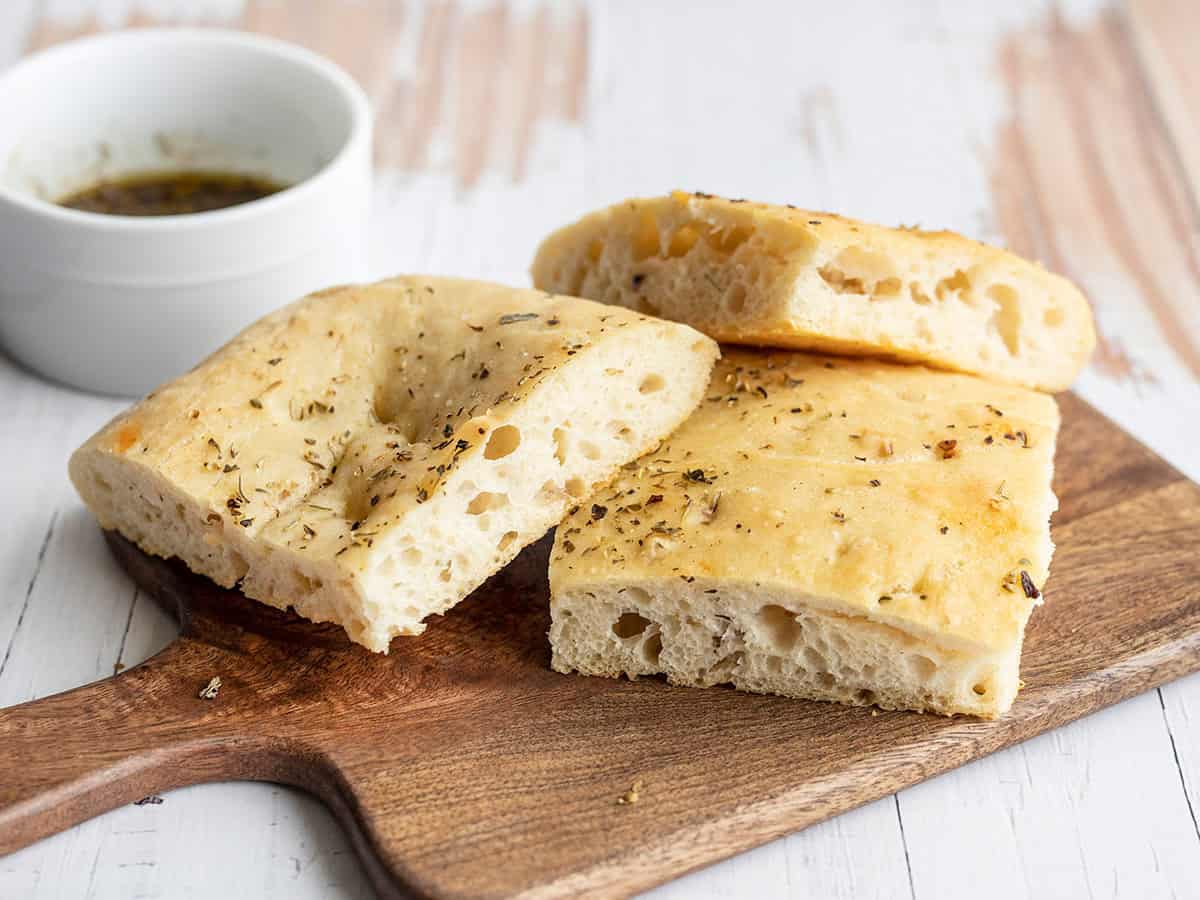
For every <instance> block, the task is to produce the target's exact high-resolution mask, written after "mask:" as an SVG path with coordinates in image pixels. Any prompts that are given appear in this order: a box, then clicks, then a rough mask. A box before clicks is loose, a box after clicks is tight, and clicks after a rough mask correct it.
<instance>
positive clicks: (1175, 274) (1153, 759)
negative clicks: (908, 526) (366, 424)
mask: <svg viewBox="0 0 1200 900" xmlns="http://www.w3.org/2000/svg"><path fill="white" fill-rule="evenodd" d="M735 7H736V8H735ZM1001 7H1003V9H1002V8H1001ZM180 21H184V22H196V21H203V22H204V23H205V24H227V25H233V26H237V27H248V28H254V29H257V30H261V31H266V32H271V33H274V34H278V35H281V36H284V37H287V38H290V39H292V40H297V41H300V42H302V43H307V44H309V45H310V46H314V47H315V48H316V49H318V50H320V51H322V52H324V53H327V54H328V55H330V56H332V57H334V58H335V59H337V60H339V61H340V62H342V63H343V64H344V65H346V66H347V67H348V68H349V69H350V70H351V71H352V72H353V74H354V75H355V76H356V77H358V78H359V79H360V81H361V82H362V83H363V84H364V86H365V87H366V88H367V89H368V91H369V92H370V94H371V96H372V99H373V101H374V103H375V106H376V110H377V115H378V119H379V141H378V146H377V161H378V164H379V175H378V182H377V192H376V205H375V212H374V218H375V223H374V224H375V227H374V232H373V247H372V252H373V262H374V266H375V268H376V270H377V271H378V272H379V273H380V274H383V273H391V272H400V271H430V272H442V273H455V274H464V275H476V276H482V277H488V278H493V279H497V280H502V281H508V282H512V283H514V284H523V283H526V282H527V275H526V272H525V269H526V266H527V264H528V262H529V259H530V256H531V253H532V251H533V248H534V247H535V245H536V243H537V241H538V239H539V237H540V236H541V235H543V234H544V233H545V232H547V231H548V230H549V229H550V228H552V227H554V226H556V225H558V224H560V223H562V222H565V221H567V220H568V219H571V218H573V217H574V216H576V215H577V214H579V213H581V212H582V211H584V210H587V209H590V208H592V207H594V206H597V205H600V204H604V203H608V202H613V201H616V200H618V199H620V198H623V197H625V196H627V195H632V194H639V193H658V192H662V191H664V190H668V189H671V188H674V187H683V188H688V189H693V190H696V189H702V190H706V191H710V192H717V193H722V194H728V195H734V196H748V197H752V198H756V199H765V200H775V201H781V202H784V201H786V202H792V203H796V204H798V205H803V206H810V207H815V208H826V209H832V210H837V211H841V212H845V213H848V214H851V215H855V216H859V217H862V218H867V219H874V220H879V221H883V222H890V223H910V224H911V223H920V224H922V225H926V226H935V225H936V226H944V227H948V228H953V229H956V230H959V231H963V232H965V233H967V234H970V235H973V236H976V237H979V238H981V239H983V240H987V241H993V242H998V243H1002V244H1007V245H1008V246H1011V247H1013V248H1014V249H1017V250H1018V251H1020V252H1023V253H1025V254H1027V255H1030V256H1034V257H1037V258H1040V259H1042V260H1043V261H1045V262H1046V264H1047V265H1049V266H1051V267H1052V268H1055V269H1057V270H1059V271H1062V272H1064V273H1065V274H1067V275H1069V276H1070V277H1072V278H1074V279H1075V280H1076V281H1078V282H1079V283H1080V284H1081V285H1082V286H1083V288H1084V290H1085V291H1086V292H1087V293H1088V294H1089V296H1090V297H1091V299H1092V301H1093V303H1094V305H1095V309H1096V314H1097V318H1098V321H1099V326H1100V330H1101V334H1102V343H1101V347H1100V350H1099V352H1098V353H1097V355H1096V358H1095V362H1094V364H1093V365H1092V367H1091V368H1090V369H1089V370H1088V371H1087V373H1086V374H1085V375H1084V377H1083V379H1082V380H1081V382H1080V384H1079V386H1078V390H1079V392H1080V393H1081V394H1083V395H1084V396H1085V397H1086V398H1087V399H1088V400H1090V401H1091V402H1093V403H1094V404H1096V405H1098V406H1099V407H1100V408H1101V409H1102V410H1104V411H1105V412H1107V413H1108V414H1109V415H1110V416H1112V417H1113V418H1115V419H1116V420H1117V421H1118V422H1120V423H1122V424H1123V425H1125V426H1126V427H1127V428H1130V429H1132V430H1134V431H1135V433H1137V434H1138V435H1140V436H1141V438H1142V439H1143V440H1144V441H1146V442H1147V443H1149V444H1150V445H1151V446H1153V447H1154V448H1155V449H1156V450H1158V451H1159V452H1160V453H1161V454H1162V455H1164V456H1165V457H1166V458H1167V459H1168V460H1170V461H1171V462H1172V463H1174V464H1175V465H1176V466H1178V467H1180V468H1181V469H1183V470H1184V471H1186V472H1187V473H1189V474H1190V475H1191V476H1192V477H1193V478H1200V449H1198V448H1200V249H1198V248H1200V242H1198V240H1197V238H1198V236H1200V218H1198V216H1200V203H1198V198H1200V4H1197V3H1195V2H1190V0H1189V2H1172V0H1136V2H1132V3H1131V4H1130V5H1128V6H1126V7H1123V8H1118V9H1111V8H1103V7H1096V6H1095V4H1094V3H1091V2H1074V0H1064V2H1061V3H1059V4H1058V5H1057V6H1055V5H1052V4H1050V3H1046V2H1041V0H1022V2H1014V3H1005V4H998V3H995V4H994V3H991V2H987V0H977V2H971V0H958V2H955V0H940V2H939V0H919V2H918V0H912V2H905V3H891V2H888V3H883V2H880V3H869V2H858V0H841V2H839V3H836V4H828V3H816V2H813V3H805V2H779V3H768V2H758V3H755V2H741V3H737V4H733V3H729V4H724V3H716V2H706V0H692V2H688V3H683V2H669V0H659V2H649V0H623V2H610V3H603V2H601V0H594V2H588V3H578V4H577V3H567V4H552V3H550V2H545V3H543V4H540V5H539V3H537V2H509V3H504V2H499V0H497V3H495V4H492V5H486V6H480V5H477V4H475V3H465V2H459V3H449V2H446V3H435V4H431V5H427V4H422V3H418V2H417V0H406V2H399V0H397V2H387V0H362V2H351V0H347V2H344V3H339V2H329V3H316V2H313V3H300V2H297V3H291V4H288V5H287V6H286V7H285V6H284V5H283V4H282V3H281V2H274V3H272V2H268V0H246V2H245V3H241V2H237V0H228V2H218V0H206V2H203V3H190V2H184V0H178V2H171V0H154V2H150V0H146V2H145V3H143V4H140V5H137V6H135V5H134V4H131V3H128V2H121V0H115V2H108V0H96V2H79V0H76V2H67V0H64V2H58V0H49V2H45V3H38V2H34V0H4V2H3V4H2V5H0V65H6V64H7V63H9V62H11V61H12V60H15V59H16V58H17V57H19V56H20V55H21V54H22V53H25V52H28V51H29V50H30V49H33V48H37V47H40V46H45V45H47V44H50V43H53V42H55V41H58V40H62V39H65V38H68V37H71V36H73V35H75V34H79V33H86V32H88V31H91V30H94V29H96V28H108V27H116V26H120V25H128V24H139V23H140V24H147V23H162V22H180ZM0 127H4V123H0ZM0 277H3V273H2V272H0ZM130 352H131V353H136V352H137V348H136V347H130ZM190 362H191V361H190V360H180V365H181V367H183V366H184V365H186V364H187V363H190ZM120 406H121V404H120V403H119V402H118V401H114V400H111V399H104V398H97V397H90V396H85V395H82V394H79V393H75V392H72V391H70V390H66V389H63V388H60V387H57V386H54V385H50V384H47V383H45V382H43V381H40V380H38V379H37V378H35V377H33V376H31V375H29V374H28V373H26V372H24V371H21V370H19V369H18V368H16V367H15V366H14V365H13V364H11V363H10V362H8V361H7V360H5V359H3V358H2V357H0V472H2V473H3V474H2V475H0V497H3V507H2V509H3V512H4V517H3V527H2V528H0V706H5V705H8V704H14V703H19V702H22V701H25V700H30V699H33V698H36V697H41V696H44V695H46V694H50V693H53V692H56V691H60V690H63V689H65V688H70V687H73V686H75V685H79V684H83V683H85V682H87V681H90V680H93V679H96V678H99V677H102V676H106V675H109V674H111V673H112V672H113V670H114V667H115V666H129V665H132V664H134V663H136V662H138V661H139V660H142V659H144V658H145V657H147V656H148V655H149V654H151V653H153V652H154V651H155V650H156V649H158V648H159V647H161V646H163V645H164V644H165V643H166V642H167V641H168V639H169V638H170V637H171V636H172V634H173V631H174V626H173V624H172V623H171V622H170V621H168V619H167V618H166V617H165V616H164V615H163V614H161V613H160V612H159V611H158V610H157V609H156V607H155V606H154V605H153V604H152V603H151V602H150V601H149V600H148V599H147V598H146V597H143V596H141V595H140V594H139V593H138V592H137V591H136V590H134V589H133V587H132V586H131V584H130V582H129V581H128V580H127V579H126V578H125V577H124V576H123V575H122V573H120V572H119V571H118V570H117V568H116V566H115V564H114V563H113V562H112V561H111V560H110V559H109V558H108V556H107V554H106V552H105V550H104V548H103V546H102V544H101V539H100V535H99V532H98V530H97V528H96V527H95V525H94V523H93V522H92V521H91V519H90V518H89V517H88V516H87V515H86V514H85V512H84V510H83V507H82V506H81V504H80V502H79V500H78V499H77V498H76V497H75V495H74V492H73V491H72V489H71V487H70V485H69V483H68V482H67V478H66V460H67V456H68V454H69V452H70V451H71V449H72V448H73V447H74V446H75V445H76V444H78V443H79V442H80V441H82V440H83V439H84V438H85V437H86V436H87V435H88V434H89V433H90V432H91V431H92V430H93V429H94V428H96V427H97V426H98V425H100V424H101V423H102V422H103V421H105V420H106V419H107V418H108V417H109V416H110V415H112V414H113V413H114V412H115V411H116V410H117V409H118V408H119V407H120ZM1197 589H1198V590H1200V587H1198V588H1197ZM1049 601H1050V602H1051V603H1052V602H1053V582H1051V592H1050V597H1049ZM0 752H3V748H2V747H0ZM780 752H786V748H780ZM1198 810H1200V676H1193V677H1191V678H1189V679H1185V680H1183V681H1180V682H1177V683H1175V684H1171V685H1168V686H1167V687H1164V688H1162V689H1161V690H1157V691H1154V692H1152V693H1148V694H1145V695H1143V696H1141V697H1138V698H1136V699H1134V700H1130V701H1128V702H1126V703H1123V704H1121V705H1120V706H1118V707H1115V708H1112V709H1109V710H1107V711H1105V712H1103V713H1100V714H1098V715H1095V716H1092V717H1090V718H1087V719H1084V720H1082V721H1080V722H1077V723H1076V724H1074V725H1071V726H1069V727H1066V728H1062V729H1060V730H1058V731H1055V732H1053V733H1051V734H1047V735H1044V736H1042V737H1040V738H1037V739H1035V740H1032V741H1029V742H1027V743H1025V744H1023V745H1020V746H1017V747H1014V748H1012V749H1010V750H1007V751H1004V752H1002V753H998V754H996V755H994V756H992V757H989V758H987V759H983V760H980V761H978V762H975V763H973V764H971V765H969V766H966V767H964V768H962V769H960V770H958V771H955V772H952V773H950V774H948V775H944V776H942V777H939V778H936V779H934V780H933V781H930V782H927V783H925V784H922V785H920V786H918V787H915V788H912V789H909V790H905V791H903V792H901V793H900V794H898V795H896V796H894V797H891V798H888V799H886V800H881V801H879V802H877V803H874V804H871V805H869V806H867V807H864V808H861V809H859V810H857V811H855V812H852V813H849V814H847V815H844V816H841V817H839V818H836V819H834V820H832V821H830V822H827V823H825V824H823V825H819V826H816V827H814V828H810V829H808V830H807V831H804V832H802V833H800V834H795V835H792V836H791V837H788V838H786V839H784V840H781V841H778V842H776V843H774V844H771V845H768V846H765V847H762V848H760V849H758V850H755V851H753V852H751V853H747V854H744V855H742V856H740V857H737V858H734V859H732V860H729V861H728V862H725V863H723V864H721V865H717V866H714V867H712V868H711V869H708V870H706V871H702V872H698V873H696V874H693V875H691V876H689V877H687V878H684V879H682V880H680V881H678V882H676V883H674V884H671V885H667V886H665V887H663V888H661V889H660V890H659V891H657V892H656V894H657V896H659V897H664V898H665V897H733V896H739V897H740V896H745V897H771V896H775V897H784V896H788V897H799V896H802V897H813V898H823V897H856V898H865V897H899V898H913V900H932V898H941V897H947V898H948V897H958V896H963V895H964V894H968V893H969V894H970V895H971V896H973V897H974V898H977V900H983V898H992V897H995V898H1004V900H1011V898H1017V897H1026V896H1038V897H1083V896H1088V897H1109V896H1112V897H1115V896H1123V897H1129V898H1149V897H1200V827H1198V825H1197V812H1198ZM369 895H370V888H369V887H368V886H367V884H366V882H365V881H364V877H363V873H362V870H361V867H360V866H359V863H358V861H357V860H356V858H355V857H354V855H353V853H352V852H351V850H350V849H349V847H348V845H347V843H346V841H345V839H344V838H343V837H342V835H341V833H340V831H339V830H338V828H337V826H336V825H335V824H334V822H333V821H332V819H331V818H330V816H329V815H328V814H327V813H326V812H325V811H324V810H323V809H322V808H321V807H320V806H319V805H318V804H317V803H316V802H315V801H313V800H311V799H309V798H307V797H306V796H304V795H301V794H300V793H298V792H296V791H293V790H290V789H288V788H283V787H275V786H271V785H254V784H223V785H211V786H206V787H199V788H194V789H189V790H180V791H175V792H173V793H170V794H168V795H167V796H166V797H165V800H164V802H163V803H162V804H161V805H149V806H130V807H128V808H125V809H121V810H117V811H115V812H112V813H110V814H108V815H105V816H103V817H101V818H99V819H95V820H93V821H91V822H88V823H86V824H84V825H81V826H79V827H78V828H74V829H72V830H70V831H68V832H66V833H64V834H61V835H58V836H57V837H54V838H51V839H49V840H45V841H42V842H41V843H39V844H37V845H35V846H32V847H29V848H27V849H25V850H23V851H21V852H19V853H16V854H13V855H11V856H9V857H6V858H0V897H4V898H25V897H30V898H34V897H36V898H48V897H103V898H132V897H254V896H270V897H287V898H304V897H359V896H369Z"/></svg>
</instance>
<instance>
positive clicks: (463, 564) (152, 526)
mask: <svg viewBox="0 0 1200 900" xmlns="http://www.w3.org/2000/svg"><path fill="white" fill-rule="evenodd" d="M716 355H717V349H716V346H715V345H714V344H713V342H712V341H710V340H709V339H708V338H706V337H704V336H703V335H700V334H698V333H696V332H695V331H692V330H691V329H690V328H687V327H684V326H680V325H674V324H671V323H667V322H662V321H657V320H653V319H648V318H646V317H645V316H642V315H639V314H636V313H631V312H629V311H626V310H621V309H616V308H613V307H607V306H601V305H599V304H595V303H590V302H588V301H586V300H579V299H575V298H570V297H558V296H552V295H550V294H546V293H544V292H541V291H531V290H514V289H511V288H507V287H501V286H498V285H494V284H485V283H482V282H473V281H464V280H458V279H449V278H423V277H409V278H395V279H391V280H388V281H382V282H379V283H378V284H373V285H367V286H351V287H341V288H334V289H331V290H327V291H322V292H320V293H317V294H314V295H312V296H310V297H307V298H305V299H303V300H301V301H299V302H297V303H294V304H292V305H291V306H288V307H286V308H284V309H282V310H280V311H278V312H276V313H274V314H272V315H270V316H267V317H266V318H264V319H262V320H261V321H259V322H258V323H256V324H255V325H252V326H251V327H250V328H248V329H247V330H245V331H244V332H242V334H240V335H239V336H238V337H236V338H235V339H234V340H233V341H231V342H230V343H229V344H228V345H227V346H225V347H224V348H223V349H221V350H219V351H218V352H217V353H215V354H214V355H213V356H211V357H210V358H208V359H207V360H205V361H204V362H203V363H201V364H200V365H199V366H198V367H197V368H195V369H193V370H192V371H191V372H189V373H188V374H186V375H184V376H182V377H180V378H178V379H176V380H175V381H172V382H171V383H169V384H167V385H165V386H163V387H161V388H160V389H158V390H157V391H156V392H154V393H153V394H151V395H150V396H148V397H147V398H146V399H144V400H142V401H141V402H140V403H138V404H137V405H135V406H134V407H133V408H132V409H130V410H129V411H128V412H125V413H123V414H122V415H120V416H118V417H117V418H116V419H114V420H113V421H112V422H111V423H109V424H108V425H107V426H106V427H105V428H103V429H102V430H101V431H100V432H99V433H98V434H96V435H95V436H94V437H92V438H91V439H90V440H89V441H88V442H87V443H86V444H84V445H83V447H81V448H80V449H79V450H78V451H76V453H75V454H74V456H73V457H72V459H71V465H70V470H71V478H72V480H73V481H74V482H75V485H76V487H77V488H78V490H79V493H80V494H81V496H82V497H83V499H84V501H85V502H86V503H87V505H88V506H89V507H90V508H91V509H92V511H93V512H94V513H95V514H96V516H97V518H99V520H100V524H101V525H102V526H104V527H105V528H110V529H116V530H117V531H119V532H121V533H122V534H123V535H125V536H126V537H128V538H130V539H131V540H134V541H136V542H137V543H138V545H139V546H141V548H142V549H143V550H145V551H147V552H149V553H154V554H157V555H160V556H165V557H171V556H177V557H179V558H180V559H182V560H183V561H184V562H185V563H186V564H187V565H188V566H189V567H190V568H191V569H192V570H194V571H196V572H199V573H201V574H203V575H207V576H208V577H210V578H212V579H213V580H214V581H216V582H217V583H218V584H221V585H224V586H226V587H229V586H233V585H235V584H236V585H240V587H241V589H242V591H243V592H244V593H245V594H246V595H247V596H249V597H252V598H255V599H258V600H261V601H263V602H265V603H269V604H271V605H272V606H277V607H288V606H291V607H294V608H295V609H296V611H297V612H298V613H300V615H302V616H304V617H306V618H308V619H312V620H314V621H332V622H337V623H339V624H341V625H342V626H344V627H345V629H346V631H347V632H348V633H349V635H350V637H351V638H352V639H353V640H355V641H357V642H358V643H360V644H363V645H364V646H366V647H369V648H370V649H372V650H386V649H387V647H388V643H389V641H390V640H391V638H392V637H393V636H394V635H398V634H417V633H419V632H421V631H422V630H423V628H424V625H423V624H422V622H423V620H424V619H425V618H426V617H427V616H429V615H430V614H433V613H440V612H444V611H445V610H446V609H448V608H449V607H451V606H453V605H454V604H455V603H457V602H458V601H460V600H462V599H463V598H464V597H465V596H466V595H467V594H468V593H470V591H471V590H473V589H474V588H475V587H476V586H477V585H479V584H480V583H481V582H482V581H483V580H484V579H485V578H486V577H487V576H488V575H490V574H491V573H493V572H495V571H497V570H498V569H499V568H500V567H501V566H503V565H504V564H505V563H507V562H508V561H509V560H510V559H512V558H513V557H514V556H515V555H516V553H517V552H518V551H519V550H520V549H521V548H522V547H523V546H525V545H526V544H528V543H530V542H531V541H533V540H535V539H537V538H539V537H541V536H542V535H543V534H544V533H545V532H546V530H547V529H548V528H549V527H551V526H552V525H554V524H555V523H556V522H558V521H559V519H560V518H561V517H562V516H563V514H564V513H565V512H566V511H567V509H568V508H569V507H571V506H573V505H575V504H577V503H579V502H580V501H581V500H582V499H583V498H584V497H586V496H587V495H588V494H589V493H590V492H591V491H592V490H593V488H594V486H596V485H597V484H599V483H603V482H605V481H606V480H608V479H609V478H611V477H612V475H613V473H614V472H615V471H616V469H617V468H618V467H619V466H620V465H621V464H622V463H624V462H626V461H628V460H630V459H632V458H634V457H636V456H637V455H639V454H641V453H643V452H645V451H646V450H648V449H650V448H651V447H653V446H654V445H655V444H657V443H658V442H659V441H660V440H661V439H662V438H663V437H665V436H666V435H667V434H668V433H670V431H671V430H672V429H673V428H675V426H676V425H678V424H679V422H680V421H681V420H682V419H683V418H684V417H685V416H686V415H687V414H688V413H689V412H691V411H692V409H693V408H694V407H695V406H696V404H697V402H698V401H699V400H700V397H701V395H702V392H703V390H704V388H705V385H706V383H707V381H708V375H709V372H710V370H711V367H712V364H713V360H714V359H715V357H716Z"/></svg>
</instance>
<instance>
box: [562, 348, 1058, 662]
mask: <svg viewBox="0 0 1200 900" xmlns="http://www.w3.org/2000/svg"><path fill="white" fill-rule="evenodd" d="M1058 424H1059V417H1058V409H1057V406H1056V404H1055V402H1054V400H1053V399H1052V398H1050V397H1048V396H1046V395H1044V394H1040V393H1036V392H1033V391H1028V390H1025V389H1022V388H1016V387H1011V386H1006V385H998V384H994V383H989V382H986V381H983V380H982V379H979V378H975V377H971V376H967V375H958V374H951V373H943V372H934V371H930V370H928V369H925V368H923V367H919V366H895V365H889V364H886V363H880V362H874V361H869V360H847V359H841V358H826V357H820V356H810V355H807V354H800V353H775V354H768V353H764V352H753V351H739V350H727V351H726V354H725V357H724V358H723V359H722V360H721V361H720V362H719V363H718V364H717V369H716V370H715V372H714V375H713V379H712V382H711V384H710V387H709V392H708V396H707V397H706V398H705V400H704V402H702V403H701V406H700V408H699V409H698V410H697V412H696V413H694V414H693V415H692V416H691V418H689V419H688V420H687V421H686V422H685V423H684V425H683V426H681V427H680V429H679V430H678V431H676V432H675V434H673V435H672V436H671V437H670V438H669V439H668V440H667V441H666V442H664V444H663V445H662V447H660V448H659V450H657V451H656V452H654V453H651V454H649V455H648V456H645V457H643V458H642V459H640V460H638V461H637V462H635V463H632V464H630V465H628V466H626V467H625V469H624V470H623V471H622V473H621V475H620V476H619V477H618V479H617V480H616V481H615V482H614V483H613V484H612V485H611V486H610V487H609V488H608V489H607V490H605V491H602V492H600V493H599V494H598V495H596V496H595V497H594V498H593V499H592V501H591V502H590V503H589V504H586V505H584V506H582V507H580V509H579V510H578V511H577V512H576V513H575V514H574V515H572V516H571V517H570V518H568V519H567V520H566V521H565V522H564V523H563V524H562V525H561V526H559V529H558V537H557V541H556V544H555V548H554V552H553V555H552V557H551V587H552V591H553V593H554V595H555V596H560V595H566V594H570V593H575V594H578V593H579V592H580V591H586V590H587V589H588V587H589V585H593V586H608V585H612V586H615V585H634V586H636V585H639V584H640V585H641V586H642V587H643V588H646V589H647V590H649V589H650V587H649V586H650V585H652V584H653V583H655V582H661V583H675V582H677V580H678V579H685V580H686V579H696V580H697V582H698V583H699V582H705V583H711V584H713V585H716V584H720V585H721V587H722V593H723V594H732V595H736V594H738V593H739V592H744V593H745V594H747V595H749V596H764V595H772V594H774V595H775V596H779V597H782V598H784V600H777V601H772V602H780V603H783V602H785V600H787V602H788V603H790V604H792V605H791V606H790V607H789V608H795V607H794V604H795V603H796V602H803V603H804V604H805V605H807V606H810V607H812V608H815V609H820V610H824V611H826V612H828V613H831V614H835V615H847V616H855V617H859V616H861V617H865V618H866V619H869V620H871V621H874V622H878V623H882V624H885V625H891V626H893V627H895V628H897V629H899V630H900V631H901V632H907V633H909V634H913V635H916V636H919V637H920V638H921V639H922V640H926V641H930V642H932V643H934V644H938V645H941V646H943V647H946V648H948V649H951V650H954V649H967V650H973V651H980V650H982V651H1011V650H1012V649H1013V648H1014V647H1019V646H1020V641H1021V635H1022V632H1023V629H1024V625H1025V622H1026V620H1027V618H1028V616H1029V613H1030V611H1031V609H1032V607H1033V606H1034V605H1035V603H1036V602H1037V600H1038V596H1039V594H1040V588H1041V586H1042V585H1043V584H1044V582H1045V579H1046V576H1047V572H1048V566H1049V563H1050V556H1051V552H1052V549H1053V545H1052V544H1051V542H1050V534H1049V518H1050V514H1051V512H1052V511H1053V510H1054V508H1055V505H1056V503H1055V498H1054V495H1053V493H1052V492H1051V483H1050V482H1051V471H1052V460H1053V455H1054V443H1055V437H1056V433H1057V429H1058ZM1022 573H1024V574H1022Z"/></svg>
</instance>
